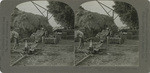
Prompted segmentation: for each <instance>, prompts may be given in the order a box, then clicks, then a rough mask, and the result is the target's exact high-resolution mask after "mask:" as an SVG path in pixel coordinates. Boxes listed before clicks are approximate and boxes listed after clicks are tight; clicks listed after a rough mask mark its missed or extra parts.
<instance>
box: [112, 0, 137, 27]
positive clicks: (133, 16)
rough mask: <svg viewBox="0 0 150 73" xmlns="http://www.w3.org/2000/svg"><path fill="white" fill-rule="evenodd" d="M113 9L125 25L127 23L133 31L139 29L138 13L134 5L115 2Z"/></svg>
mask: <svg viewBox="0 0 150 73" xmlns="http://www.w3.org/2000/svg"><path fill="white" fill-rule="evenodd" d="M113 8H114V11H115V12H116V13H117V14H118V15H119V17H120V18H121V21H123V23H126V25H127V26H129V27H130V28H131V29H133V28H134V29H139V21H138V15H137V11H136V10H135V8H134V7H133V6H132V5H130V4H128V3H125V2H119V1H115V5H114V6H113Z"/></svg>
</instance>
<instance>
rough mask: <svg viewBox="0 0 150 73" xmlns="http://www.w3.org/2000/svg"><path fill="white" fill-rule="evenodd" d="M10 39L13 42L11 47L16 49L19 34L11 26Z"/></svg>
mask: <svg viewBox="0 0 150 73" xmlns="http://www.w3.org/2000/svg"><path fill="white" fill-rule="evenodd" d="M10 39H12V40H13V42H14V47H13V49H16V47H17V46H19V40H18V39H19V34H18V32H16V31H15V29H14V28H13V27H11V32H10Z"/></svg>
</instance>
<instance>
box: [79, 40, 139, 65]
mask: <svg viewBox="0 0 150 73" xmlns="http://www.w3.org/2000/svg"><path fill="white" fill-rule="evenodd" d="M106 46H107V47H106ZM103 47H106V48H107V49H108V50H107V54H103V55H100V54H96V55H94V56H93V57H90V58H88V59H86V60H85V61H84V62H82V63H81V64H80V65H79V66H138V65H139V64H138V63H139V52H138V40H126V42H125V43H124V44H121V45H119V44H110V45H106V44H105V45H103ZM78 56H80V58H79V57H78ZM83 57H84V56H83V54H82V58H83ZM79 59H81V54H78V53H77V54H76V60H79Z"/></svg>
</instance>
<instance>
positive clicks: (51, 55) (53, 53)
mask: <svg viewBox="0 0 150 73" xmlns="http://www.w3.org/2000/svg"><path fill="white" fill-rule="evenodd" d="M73 43H74V41H73V40H61V41H60V42H59V44H42V43H41V44H39V45H38V46H37V48H38V49H42V51H41V52H40V53H38V54H37V55H30V56H29V57H26V58H24V59H22V60H21V61H20V62H18V63H17V64H16V65H15V66H72V65H74V59H75V56H74V46H73ZM23 46H24V43H21V44H20V46H19V47H18V48H17V50H22V49H23ZM20 57H21V55H20V54H19V53H11V64H12V63H14V62H15V61H16V60H17V59H19V58H20Z"/></svg>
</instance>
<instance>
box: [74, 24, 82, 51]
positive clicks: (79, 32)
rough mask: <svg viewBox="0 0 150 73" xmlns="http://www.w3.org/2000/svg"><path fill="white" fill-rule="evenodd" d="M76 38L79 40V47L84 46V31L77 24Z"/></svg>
mask: <svg viewBox="0 0 150 73" xmlns="http://www.w3.org/2000/svg"><path fill="white" fill-rule="evenodd" d="M74 29H75V36H74V37H75V39H78V40H79V47H78V49H80V48H82V47H83V46H84V33H83V32H82V31H80V30H79V27H78V26H75V28H74Z"/></svg>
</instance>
